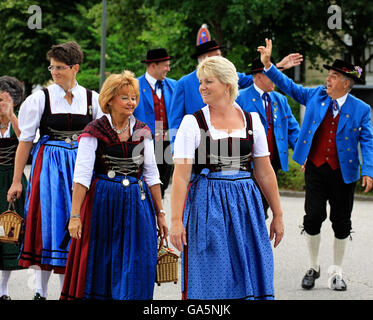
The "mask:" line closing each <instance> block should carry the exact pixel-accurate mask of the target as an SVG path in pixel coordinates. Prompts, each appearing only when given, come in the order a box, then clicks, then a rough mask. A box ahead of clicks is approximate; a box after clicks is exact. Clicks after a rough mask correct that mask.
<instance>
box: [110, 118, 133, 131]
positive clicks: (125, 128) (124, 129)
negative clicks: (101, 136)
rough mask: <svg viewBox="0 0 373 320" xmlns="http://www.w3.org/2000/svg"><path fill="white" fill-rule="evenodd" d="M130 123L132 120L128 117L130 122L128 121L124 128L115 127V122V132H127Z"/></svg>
mask: <svg viewBox="0 0 373 320" xmlns="http://www.w3.org/2000/svg"><path fill="white" fill-rule="evenodd" d="M129 125H130V120H129V119H128V123H127V125H126V126H125V127H124V128H123V129H117V128H115V127H114V124H113V129H114V130H115V132H116V133H117V134H121V133H123V132H125V131H126V130H127V128H128V126H129Z"/></svg>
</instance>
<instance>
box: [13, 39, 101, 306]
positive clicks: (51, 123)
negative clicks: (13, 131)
mask: <svg viewBox="0 0 373 320" xmlns="http://www.w3.org/2000/svg"><path fill="white" fill-rule="evenodd" d="M82 58H83V52H82V50H81V48H80V46H79V45H78V44H77V43H76V42H73V41H72V42H66V43H62V44H58V45H54V46H52V48H51V49H50V51H49V52H48V53H47V59H48V60H49V62H50V65H49V67H48V70H49V71H50V72H51V76H52V78H53V81H54V83H53V84H52V85H50V86H48V87H47V88H44V89H42V90H38V91H36V92H35V93H33V94H31V95H30V96H29V97H28V98H27V99H26V100H25V102H24V103H23V104H22V106H21V108H20V112H19V127H20V130H21V136H20V138H19V140H20V142H19V145H18V148H17V153H16V160H15V169H14V177H13V183H12V186H11V187H10V189H9V191H8V201H9V200H10V199H12V198H13V197H16V198H19V197H20V195H21V193H22V191H23V189H24V188H23V186H22V184H21V176H22V173H23V170H24V168H25V165H26V163H27V160H28V158H29V155H30V152H31V149H32V147H33V141H34V139H35V136H36V134H37V130H38V129H39V133H40V139H39V141H38V143H37V144H36V145H35V146H34V148H33V150H32V152H31V153H32V166H31V173H30V178H29V184H28V189H27V192H26V202H25V217H26V218H25V220H26V231H25V239H24V243H23V247H22V252H21V255H20V259H19V265H20V266H22V267H24V268H28V267H30V266H36V267H35V280H36V286H35V295H34V300H44V299H46V297H47V288H48V281H49V278H50V275H51V272H52V270H53V271H54V272H55V273H57V274H59V278H60V284H61V287H62V284H63V278H64V277H63V274H64V271H65V266H66V262H67V256H68V247H66V248H64V249H61V248H60V244H61V242H62V240H63V238H64V234H65V227H66V225H67V223H68V221H69V217H70V210H71V193H72V183H73V172H74V165H75V159H76V154H77V150H78V142H77V137H78V135H79V134H80V133H81V132H82V130H83V129H84V127H85V126H86V125H87V124H88V123H89V122H91V121H92V120H94V119H96V117H99V116H102V112H101V111H100V108H99V104H98V94H97V93H96V92H93V91H91V90H88V89H86V88H84V87H82V86H80V85H79V84H78V83H77V81H76V75H77V73H78V71H79V68H80V65H81V63H82Z"/></svg>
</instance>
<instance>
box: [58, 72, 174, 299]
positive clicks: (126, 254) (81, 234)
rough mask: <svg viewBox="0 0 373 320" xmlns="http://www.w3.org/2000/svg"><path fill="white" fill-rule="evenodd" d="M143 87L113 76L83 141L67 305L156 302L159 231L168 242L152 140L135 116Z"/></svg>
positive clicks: (75, 193) (76, 184)
mask: <svg viewBox="0 0 373 320" xmlns="http://www.w3.org/2000/svg"><path fill="white" fill-rule="evenodd" d="M139 95H140V93H139V83H138V80H137V79H136V78H134V74H133V73H132V72H130V71H123V72H122V73H121V74H112V75H110V76H109V77H108V78H107V79H106V81H105V82H104V84H103V86H102V88H101V91H100V98H99V102H100V106H101V108H102V111H103V112H104V113H105V116H103V117H102V118H101V119H99V120H96V121H93V122H91V123H90V124H89V125H87V126H86V128H85V129H84V132H83V134H82V135H81V136H80V137H79V149H78V157H77V162H76V166H75V172H74V191H73V202H72V209H71V217H70V223H69V232H70V235H71V236H72V237H73V238H74V239H73V240H72V243H71V247H70V253H69V259H68V263H67V269H66V278H65V283H64V288H63V290H62V293H61V299H102V300H111V299H114V300H134V299H135V300H143V299H152V298H153V290H154V282H155V276H156V263H157V230H156V223H157V225H158V228H159V233H160V235H161V236H163V237H167V235H168V228H167V225H166V221H165V218H164V210H163V207H162V197H161V188H160V183H161V181H160V179H159V173H158V169H157V164H156V161H155V155H154V147H153V139H152V133H151V130H150V129H149V127H148V126H147V125H146V124H145V123H143V122H141V121H139V120H137V119H136V118H135V117H134V116H133V111H134V110H135V108H136V106H137V104H138V102H139Z"/></svg>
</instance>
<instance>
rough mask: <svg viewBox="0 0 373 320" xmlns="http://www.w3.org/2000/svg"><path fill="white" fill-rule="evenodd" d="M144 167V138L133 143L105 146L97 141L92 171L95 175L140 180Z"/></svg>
mask: <svg viewBox="0 0 373 320" xmlns="http://www.w3.org/2000/svg"><path fill="white" fill-rule="evenodd" d="M143 167H144V137H140V139H139V140H137V141H133V140H132V137H130V139H129V140H128V141H122V142H119V143H115V144H105V143H104V142H103V141H102V140H98V146H97V150H96V160H95V167H94V170H95V172H96V173H97V174H104V175H107V176H108V177H109V178H113V176H111V175H113V173H115V175H123V176H132V177H135V178H137V179H140V177H141V175H142V171H143Z"/></svg>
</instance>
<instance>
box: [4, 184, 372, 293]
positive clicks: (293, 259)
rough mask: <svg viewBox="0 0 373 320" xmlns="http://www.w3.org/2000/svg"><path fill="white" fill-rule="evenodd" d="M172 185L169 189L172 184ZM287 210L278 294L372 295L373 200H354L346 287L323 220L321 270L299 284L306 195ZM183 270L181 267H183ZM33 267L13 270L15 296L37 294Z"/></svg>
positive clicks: (53, 288) (53, 287)
mask: <svg viewBox="0 0 373 320" xmlns="http://www.w3.org/2000/svg"><path fill="white" fill-rule="evenodd" d="M168 191H169V190H168ZM281 202H282V207H283V211H284V221H285V236H284V238H283V241H282V242H281V244H280V245H279V247H277V248H276V249H274V258H275V278H274V283H275V290H276V292H275V295H276V299H277V300H344V299H346V300H372V299H373V276H372V261H373V237H372V236H371V233H372V230H373V202H372V201H360V200H357V201H355V204H354V210H353V218H352V224H353V230H354V231H355V233H353V234H352V237H353V240H352V241H349V243H348V247H347V249H346V255H345V256H346V257H345V262H344V274H345V279H346V282H347V285H348V290H347V291H346V292H336V291H332V290H330V289H328V288H327V269H328V266H329V265H330V264H332V262H333V261H332V259H333V253H332V243H333V235H332V232H331V231H332V229H331V224H330V221H329V220H327V221H326V222H325V223H324V224H323V228H322V233H321V234H322V235H321V238H322V240H321V247H320V263H321V276H320V278H319V279H318V280H317V281H316V286H315V288H314V289H313V290H310V291H306V290H303V289H302V288H301V287H300V283H301V279H302V277H303V275H304V273H305V272H306V269H307V267H308V257H307V251H306V246H305V240H304V238H303V236H301V235H300V228H299V225H301V224H302V218H303V198H301V197H289V196H281ZM165 209H166V211H167V213H168V216H167V217H168V219H169V218H170V215H169V213H170V203H169V192H168V193H167V194H166V199H165ZM179 273H180V268H179ZM33 289H34V272H33V270H31V269H29V270H19V271H15V272H13V274H12V276H11V279H10V283H9V290H10V294H11V297H12V299H13V300H29V299H32V297H33ZM59 294H60V284H59V279H58V276H57V275H55V274H52V276H51V279H50V282H49V290H48V299H52V300H55V299H58V298H59ZM180 298H181V294H180V281H179V282H178V283H177V284H176V285H175V284H173V283H166V284H162V285H161V286H157V285H156V286H155V290H154V299H156V300H165V299H166V300H179V299H180Z"/></svg>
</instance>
